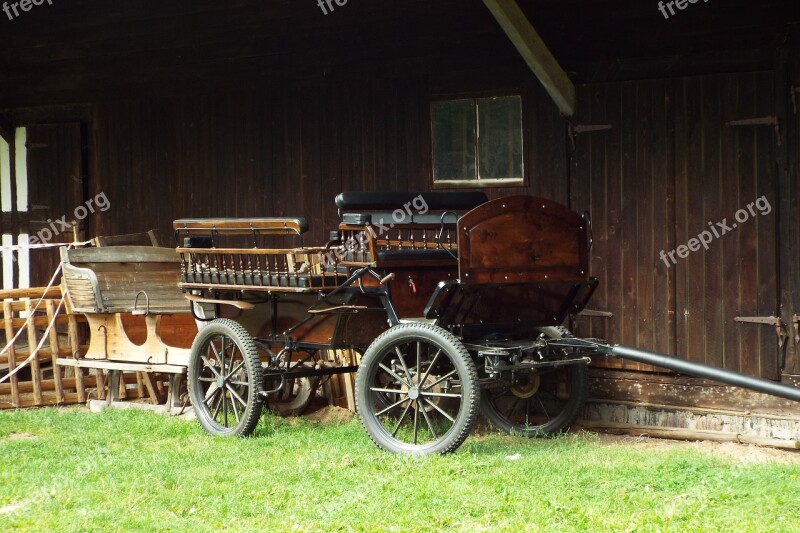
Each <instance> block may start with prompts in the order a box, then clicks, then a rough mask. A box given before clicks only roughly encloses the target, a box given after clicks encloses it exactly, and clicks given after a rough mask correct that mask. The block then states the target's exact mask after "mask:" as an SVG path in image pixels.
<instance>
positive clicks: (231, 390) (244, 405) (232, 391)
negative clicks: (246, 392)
mask: <svg viewBox="0 0 800 533" xmlns="http://www.w3.org/2000/svg"><path fill="white" fill-rule="evenodd" d="M228 392H230V393H231V396H232V397H233V398H235V399H236V400H237V401H238V402H239V403H240V404H242V407H244V408H245V409H247V402H246V401H244V398H242V397H241V396H239V394H238V393H237V392H236V391H235V390H233V388H231V387H229V388H228ZM231 405H232V406H233V407H236V406H235V405H234V404H233V402H231ZM237 419H238V417H237ZM237 421H238V420H237Z"/></svg>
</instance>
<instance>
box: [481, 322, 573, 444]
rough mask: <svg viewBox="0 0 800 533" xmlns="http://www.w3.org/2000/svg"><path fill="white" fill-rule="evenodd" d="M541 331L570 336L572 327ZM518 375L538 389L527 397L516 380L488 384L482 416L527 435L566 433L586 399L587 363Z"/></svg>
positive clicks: (506, 428)
mask: <svg viewBox="0 0 800 533" xmlns="http://www.w3.org/2000/svg"><path fill="white" fill-rule="evenodd" d="M541 331H542V333H544V334H545V335H547V336H548V337H550V338H561V337H565V336H569V331H567V330H566V329H565V328H562V327H552V328H542V329H541ZM515 379H516V380H518V381H517V382H516V383H517V384H519V383H521V384H522V385H521V386H522V387H525V386H530V387H531V388H533V387H536V390H535V393H534V394H532V395H531V396H530V397H527V398H526V397H525V395H526V394H528V392H525V393H523V392H515V391H514V389H515V383H512V382H511V381H510V380H509V381H506V382H505V384H504V385H503V386H502V387H501V388H499V389H498V388H496V387H492V386H488V387H486V388H484V389H483V391H482V393H481V412H482V413H483V416H484V417H486V419H487V420H488V421H489V423H490V424H491V425H492V426H494V427H496V428H497V429H500V430H501V431H504V432H506V433H509V434H512V435H520V436H523V437H528V438H536V437H548V436H553V435H558V434H561V433H564V432H565V431H567V430H568V429H569V428H570V427H571V426H572V424H573V423H574V422H575V420H576V419H577V418H578V415H579V414H580V413H581V410H582V409H583V406H584V404H585V403H586V395H587V391H588V388H589V372H588V370H587V365H586V364H585V363H577V364H570V365H565V366H561V367H555V368H550V369H543V370H541V371H538V372H525V373H521V372H517V373H516V374H515ZM534 380H536V381H534ZM537 383H538V384H537Z"/></svg>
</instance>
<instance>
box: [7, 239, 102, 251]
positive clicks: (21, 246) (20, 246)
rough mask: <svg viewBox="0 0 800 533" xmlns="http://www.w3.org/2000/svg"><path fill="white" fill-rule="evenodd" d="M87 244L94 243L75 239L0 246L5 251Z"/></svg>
mask: <svg viewBox="0 0 800 533" xmlns="http://www.w3.org/2000/svg"><path fill="white" fill-rule="evenodd" d="M87 244H92V241H80V242H79V241H75V242H70V243H67V242H54V243H42V244H11V245H8V246H0V250H1V251H3V252H15V251H17V250H31V249H33V250H35V249H39V248H60V247H62V246H69V247H74V246H86V245H87Z"/></svg>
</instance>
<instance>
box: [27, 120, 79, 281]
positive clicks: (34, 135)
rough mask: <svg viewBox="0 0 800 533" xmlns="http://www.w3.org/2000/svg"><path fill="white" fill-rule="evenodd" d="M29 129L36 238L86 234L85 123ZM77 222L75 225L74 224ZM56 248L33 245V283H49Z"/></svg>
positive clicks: (58, 238)
mask: <svg viewBox="0 0 800 533" xmlns="http://www.w3.org/2000/svg"><path fill="white" fill-rule="evenodd" d="M26 130H27V143H26V145H27V174H28V208H29V210H30V218H29V233H30V238H31V240H32V241H33V242H39V243H43V242H49V243H57V242H72V241H73V240H74V235H77V236H78V238H82V230H83V228H84V227H85V223H86V222H85V221H86V218H87V217H88V215H89V214H90V213H89V212H88V210H87V209H86V205H85V202H84V198H85V194H84V186H83V183H84V179H83V174H84V171H83V168H84V165H83V157H82V154H83V152H82V147H83V146H85V143H84V142H83V141H82V136H81V125H80V124H77V123H67V124H37V125H32V126H28V127H27V128H26ZM73 228H75V229H74V230H73ZM58 261H59V254H58V250H57V249H45V250H32V251H31V272H30V277H31V283H33V284H34V285H44V284H46V283H47V282H48V281H49V280H50V277H51V276H52V273H53V271H54V269H55V268H56V266H57V265H58Z"/></svg>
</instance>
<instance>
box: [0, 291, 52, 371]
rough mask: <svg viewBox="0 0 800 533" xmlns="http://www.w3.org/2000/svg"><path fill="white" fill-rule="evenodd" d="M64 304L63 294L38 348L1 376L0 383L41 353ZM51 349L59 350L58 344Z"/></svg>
mask: <svg viewBox="0 0 800 533" xmlns="http://www.w3.org/2000/svg"><path fill="white" fill-rule="evenodd" d="M62 305H64V297H63V296H62V297H61V301H59V302H58V307H57V308H56V312H55V313H53V318H52V320H50V323H49V324H48V325H47V328H46V329H45V330H44V333H42V338H41V340H39V344H37V345H36V349H35V350H33V351H32V352H31V354H30V355H29V356H28V358H27V359H25V360H24V361H23V362H22V363H20V364H19V365H17V368H15V369H14V370H12V371H11V372H9V373H8V374H6V375H5V376H3V377H2V378H0V383H3V382H4V381H6V380H8V379H11V376H13V375H14V374H16V373H17V372H19V371H20V370H22V369H23V368H25V367H26V366H27V365H28V364H29V363H30V362H31V361H33V358H34V357H36V355H37V354H38V353H39V350H41V349H42V346H44V341H46V340H47V337H48V336H49V335H50V330H52V329H53V326H54V325H55V323H56V319H57V318H58V313H59V312H60V311H61V306H62ZM31 316H33V314H31ZM20 331H22V329H20ZM50 349H51V350H57V349H58V346H51V347H50Z"/></svg>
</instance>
